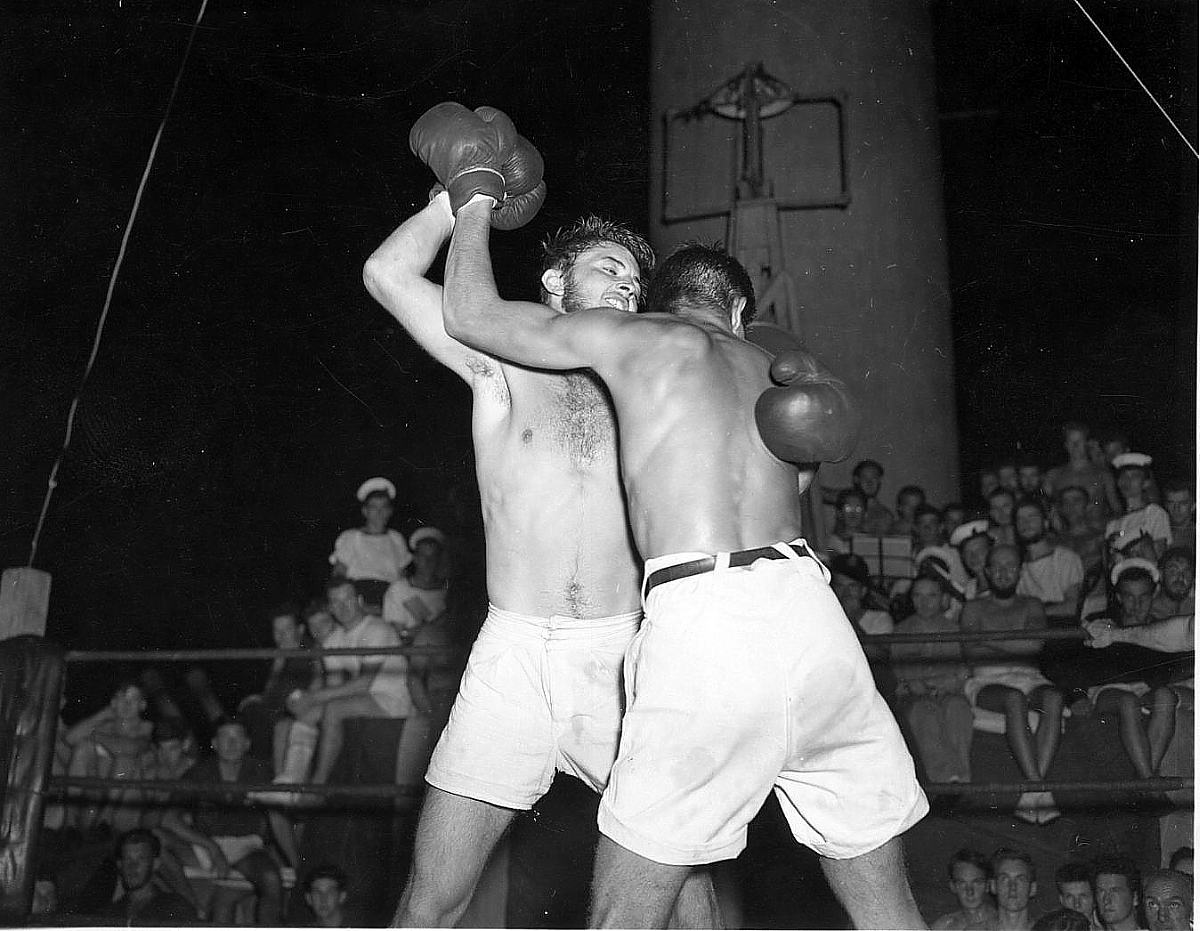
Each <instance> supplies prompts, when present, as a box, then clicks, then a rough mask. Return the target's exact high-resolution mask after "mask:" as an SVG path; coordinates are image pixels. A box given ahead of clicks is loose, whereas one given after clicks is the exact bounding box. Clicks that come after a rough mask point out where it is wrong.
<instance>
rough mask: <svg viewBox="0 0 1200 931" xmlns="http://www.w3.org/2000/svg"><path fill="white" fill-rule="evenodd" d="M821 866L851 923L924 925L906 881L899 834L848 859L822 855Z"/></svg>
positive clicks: (904, 926)
mask: <svg viewBox="0 0 1200 931" xmlns="http://www.w3.org/2000/svg"><path fill="white" fill-rule="evenodd" d="M821 869H822V870H823V871H824V873H825V878H826V879H827V880H828V881H829V888H830V889H832V890H833V893H834V895H836V896H837V898H838V901H839V902H841V903H842V908H844V909H845V910H846V912H847V914H849V915H850V920H851V922H852V923H853V924H854V927H856V928H876V929H885V928H926V927H928V925H927V924H926V923H925V919H924V918H922V917H921V913H920V911H918V910H917V903H916V900H914V899H913V894H912V890H911V889H910V888H909V885H908V874H907V871H906V870H905V867H904V848H903V846H902V845H901V842H900V838H898V837H893V838H892V839H891V840H890V841H888V842H887V843H886V844H884V845H883V846H882V847H877V848H876V849H875V850H872V851H870V852H869V853H864V854H861V855H860V856H857V857H851V858H850V859H848V860H832V859H830V858H828V857H822V858H821Z"/></svg>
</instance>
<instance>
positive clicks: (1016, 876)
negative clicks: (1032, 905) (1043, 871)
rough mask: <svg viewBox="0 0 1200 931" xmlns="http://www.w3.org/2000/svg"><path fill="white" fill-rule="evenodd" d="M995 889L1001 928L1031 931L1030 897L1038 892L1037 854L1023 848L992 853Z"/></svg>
mask: <svg viewBox="0 0 1200 931" xmlns="http://www.w3.org/2000/svg"><path fill="white" fill-rule="evenodd" d="M991 890H992V893H993V894H994V895H995V896H996V924H995V926H994V927H995V928H996V929H997V931H1030V928H1032V927H1033V916H1032V915H1030V914H1029V901H1030V899H1032V898H1033V897H1034V896H1036V895H1037V870H1036V869H1035V868H1034V866H1033V858H1032V857H1031V856H1029V854H1027V853H1025V851H1023V850H1012V849H1010V848H1008V847H1001V848H1000V849H999V850H997V851H996V852H995V853H994V854H992V880H991Z"/></svg>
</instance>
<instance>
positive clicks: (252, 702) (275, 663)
mask: <svg viewBox="0 0 1200 931" xmlns="http://www.w3.org/2000/svg"><path fill="white" fill-rule="evenodd" d="M270 621H271V639H272V640H273V641H274V643H275V646H276V647H277V648H278V649H280V650H299V649H301V648H302V647H303V646H304V643H303V634H304V628H303V626H302V625H301V624H300V612H299V610H297V608H296V607H295V606H293V605H281V606H280V607H279V608H277V609H276V610H275V611H273V612H272V613H271V614H270ZM319 675H320V664H319V663H317V662H315V661H314V660H313V659H312V658H311V657H308V656H276V657H275V658H274V659H272V660H271V668H270V672H268V673H267V681H266V683H264V685H263V688H262V691H261V692H258V693H256V694H254V695H248V696H246V698H244V699H242V701H241V702H240V703H239V705H238V720H240V721H241V722H242V723H243V724H244V725H245V727H246V732H247V733H248V734H249V735H250V755H251V756H256V757H258V758H259V759H264V760H265V759H269V760H271V763H272V766H273V769H274V771H275V773H281V772H283V760H284V755H285V753H286V751H287V742H288V734H289V732H290V731H291V729H292V724H293V723H294V721H295V719H294V718H293V717H292V713H291V712H290V711H288V708H287V700H288V696H289V695H291V694H292V693H293V692H295V691H298V690H299V691H303V690H305V689H308V688H310V687H312V685H313V684H314V682H315V681H316V679H317V677H318V676H319Z"/></svg>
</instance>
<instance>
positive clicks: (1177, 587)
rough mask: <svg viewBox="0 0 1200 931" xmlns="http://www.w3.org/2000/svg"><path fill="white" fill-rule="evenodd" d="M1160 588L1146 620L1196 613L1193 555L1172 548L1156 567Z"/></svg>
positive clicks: (1181, 548) (1194, 563)
mask: <svg viewBox="0 0 1200 931" xmlns="http://www.w3.org/2000/svg"><path fill="white" fill-rule="evenodd" d="M1158 567H1159V571H1160V572H1161V573H1162V578H1161V583H1162V584H1161V586H1160V587H1159V590H1158V594H1156V595H1155V596H1154V603H1153V604H1152V605H1151V607H1150V616H1151V617H1152V618H1153V619H1155V620H1162V619H1164V618H1168V617H1176V616H1178V615H1181V614H1195V613H1196V554H1195V553H1194V552H1192V550H1190V549H1188V548H1187V547H1186V546H1172V547H1170V548H1169V549H1168V550H1167V551H1166V552H1165V553H1163V555H1162V559H1160V560H1159V563H1158Z"/></svg>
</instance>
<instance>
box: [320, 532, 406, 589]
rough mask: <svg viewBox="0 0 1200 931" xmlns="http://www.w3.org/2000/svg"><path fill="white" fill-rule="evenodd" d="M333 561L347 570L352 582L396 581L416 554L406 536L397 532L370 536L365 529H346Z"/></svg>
mask: <svg viewBox="0 0 1200 931" xmlns="http://www.w3.org/2000/svg"><path fill="white" fill-rule="evenodd" d="M329 562H330V564H333V563H339V562H340V563H341V564H342V565H343V566H345V567H346V578H348V579H380V580H381V581H384V582H395V581H396V580H397V579H398V578H400V572H401V570H403V569H404V567H405V566H407V565H408V564H409V563H410V562H412V553H411V552H410V551H409V549H408V543H406V542H405V540H404V537H402V536H400V534H398V533H397V532H396V531H395V530H389V531H387V533H367V532H366V531H365V530H363V529H362V528H361V527H355V528H354V529H352V530H343V531H342V532H341V533H340V534H338V538H337V541H336V542H335V543H334V544H333V552H332V553H330V554H329Z"/></svg>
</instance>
